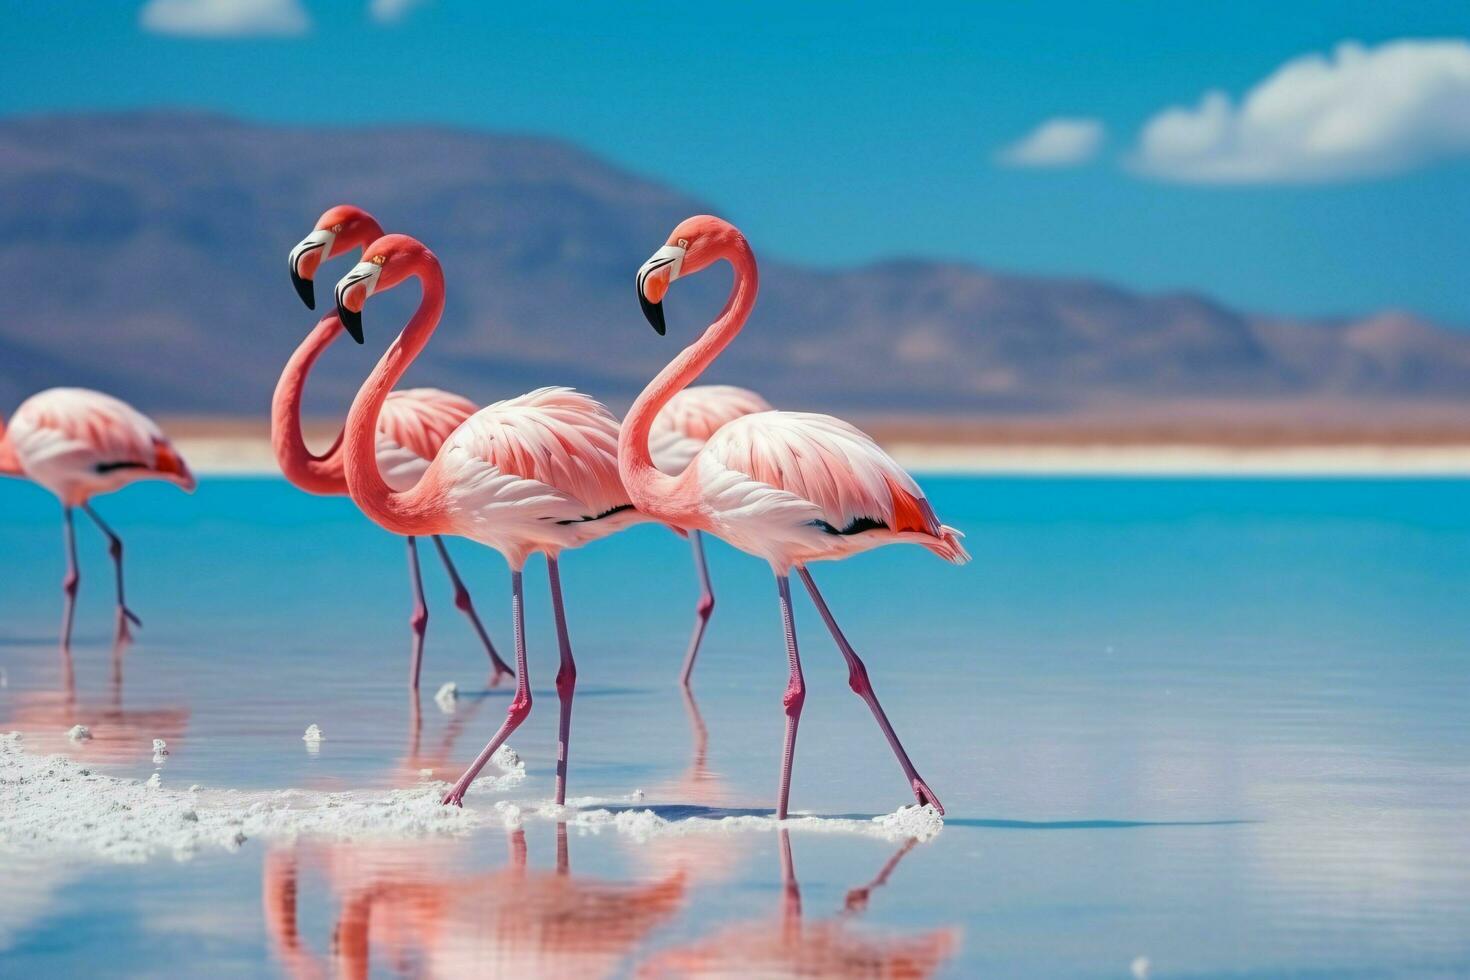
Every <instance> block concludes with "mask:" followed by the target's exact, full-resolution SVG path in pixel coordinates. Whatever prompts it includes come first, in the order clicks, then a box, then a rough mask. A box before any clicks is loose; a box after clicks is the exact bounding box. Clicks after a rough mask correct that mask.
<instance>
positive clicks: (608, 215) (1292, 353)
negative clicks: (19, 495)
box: [0, 113, 1470, 418]
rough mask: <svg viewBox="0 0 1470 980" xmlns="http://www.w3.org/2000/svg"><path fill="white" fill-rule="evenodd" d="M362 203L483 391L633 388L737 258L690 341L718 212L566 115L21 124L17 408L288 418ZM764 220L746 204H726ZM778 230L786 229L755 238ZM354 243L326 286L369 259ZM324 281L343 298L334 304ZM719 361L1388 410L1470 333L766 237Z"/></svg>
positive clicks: (142, 117)
mask: <svg viewBox="0 0 1470 980" xmlns="http://www.w3.org/2000/svg"><path fill="white" fill-rule="evenodd" d="M342 202H351V203H355V204H360V205H362V206H364V207H366V208H368V209H369V210H371V211H373V212H374V213H375V214H376V215H377V216H378V217H379V218H380V219H381V220H382V222H383V223H384V225H385V227H387V228H388V229H390V230H395V231H404V232H408V233H411V234H414V235H416V236H418V237H419V238H422V239H423V240H424V241H426V242H427V243H429V245H430V246H431V247H432V248H434V250H435V251H436V252H437V253H438V254H439V256H440V257H441V259H443V261H444V263H445V267H446V274H447V277H448V286H449V303H448V309H447V312H446V316H445V322H444V325H443V327H442V328H441V330H440V332H439V335H438V336H437V337H436V339H435V341H434V343H433V344H432V345H431V346H430V348H429V350H428V351H427V352H426V354H425V356H424V358H423V359H422V363H421V364H420V365H418V366H416V368H415V369H414V371H413V372H412V373H411V374H410V377H409V379H408V380H409V381H410V382H423V383H435V384H439V385H442V386H444V387H448V388H453V389H456V390H460V391H463V392H464V393H465V394H468V395H470V396H471V397H474V398H476V399H479V400H481V401H489V400H493V399H494V398H497V397H503V396H506V395H510V394H515V393H519V392H520V391H523V390H525V389H527V388H529V387H533V386H536V385H541V384H547V383H566V384H573V385H576V386H577V387H580V388H583V389H585V390H587V391H589V392H592V393H594V394H596V395H598V396H599V397H602V398H604V399H605V400H607V401H608V402H609V403H610V404H612V405H614V407H616V408H619V409H621V408H623V407H625V406H626V405H627V403H628V402H629V401H630V400H631V398H632V397H633V395H635V394H636V393H637V391H638V390H639V389H640V388H641V387H642V385H643V383H644V382H645V381H646V380H647V379H648V378H649V377H650V376H651V375H652V373H653V372H654V371H655V370H656V369H657V368H658V367H659V366H661V365H662V364H663V363H664V361H665V360H666V359H667V358H668V357H670V356H672V354H673V353H674V349H675V344H676V343H680V342H687V341H688V340H689V339H691V338H692V337H693V335H694V332H695V331H696V330H697V329H699V328H700V327H702V326H703V325H704V324H705V323H706V322H708V320H709V318H710V317H711V316H712V315H713V314H714V312H715V311H716V310H717V309H718V307H719V305H720V303H721V301H722V299H723V294H724V291H725V290H726V289H727V288H728V281H729V280H728V276H727V275H726V274H724V273H720V274H718V275H717V274H707V275H704V276H700V277H698V278H697V279H692V280H690V281H689V282H688V283H681V284H680V285H679V288H678V289H676V290H675V292H674V293H673V294H672V296H671V298H670V300H669V302H668V304H667V305H668V311H669V319H670V334H671V336H670V337H669V338H665V339H663V340H660V339H659V338H658V337H656V336H654V334H653V333H652V332H651V331H650V330H649V329H648V328H647V327H646V326H645V325H644V323H643V321H642V318H641V316H640V314H639V310H638V305H637V302H636V301H635V298H634V291H633V273H634V271H635V270H636V269H637V268H638V266H639V264H640V263H641V262H642V261H643V259H644V258H646V257H647V256H648V254H649V253H650V252H651V251H652V250H653V249H654V248H656V247H657V246H658V245H659V244H661V243H662V241H663V240H664V237H665V236H666V235H667V234H668V232H669V230H670V229H671V228H672V227H673V226H674V225H675V224H676V223H677V222H678V221H679V220H680V219H682V218H684V217H686V216H688V215H690V214H695V213H699V212H705V211H711V212H714V213H720V210H719V207H718V204H717V203H711V202H704V201H698V200H694V199H691V198H689V197H687V196H685V195H682V194H680V193H678V192H676V191H673V190H670V189H669V188H666V187H663V186H660V185H659V184H656V183H653V182H651V181H648V180H645V179H642V178H639V177H637V176H634V175H632V174H629V173H627V172H625V171H623V170H620V169H618V168H617V167H614V166H611V165H609V164H607V163H605V162H604V161H601V160H599V159H597V158H596V157H593V156H591V155H589V154H588V153H586V152H584V151H581V150H579V149H577V148H575V147H573V146H570V145H568V144H566V143H562V142H558V141H555V140H550V139H542V138H532V137H526V136H513V135H501V134H492V133H478V132H462V131H455V130H449V129H441V128H428V127H412V126H384V127H375V128H360V129H315V128H291V127H280V126H268V125H257V124H252V123H245V122H239V121H235V120H231V119H226V118H220V117H215V116H204V115H194V114H187V113H150V114H105V115H65V116H50V117H36V118H23V119H10V120H4V121H0V281H3V284H4V285H3V288H0V412H8V411H9V410H10V408H11V407H13V406H14V405H15V404H16V403H17V401H18V400H19V399H21V398H22V397H23V396H24V395H26V394H27V393H29V392H31V391H33V390H36V389H38V388H41V387H45V386H49V385H54V384H84V385H90V386H96V387H100V388H105V389H107V390H109V391H112V392H115V393H116V394H118V395H121V396H123V397H125V398H127V399H129V400H131V401H133V402H134V403H136V404H137V405H139V406H140V407H143V408H145V409H146V410H148V411H150V412H155V413H160V414H180V413H192V414H216V413H217V414H234V415H242V414H249V415H257V416H263V414H264V413H265V411H266V405H267V404H268V401H269V398H270V392H271V389H272V387H273V385H274V382H275V379H276V376H277V374H278V373H279V371H280V369H281V366H282V364H283V363H284V362H285V360H286V357H287V355H288V354H289V353H290V351H291V349H292V347H293V346H294V345H295V344H296V343H297V342H298V341H299V339H300V338H301V337H302V336H303V335H304V334H305V332H306V331H307V329H309V328H310V326H311V325H312V323H313V322H314V321H315V315H313V314H310V313H308V312H307V311H306V310H305V309H304V308H302V306H301V305H300V303H299V301H298V300H297V298H296V296H295V294H294V292H293V291H292V289H291V284H290V282H289V279H288V276H287V271H286V254H287V252H288V250H289V249H290V247H291V246H292V245H293V244H294V243H295V242H296V241H298V240H299V239H300V238H301V237H302V236H303V235H304V234H305V233H306V232H307V231H309V230H310V228H311V225H312V223H313V222H314V221H315V219H316V217H317V215H318V214H319V213H320V212H321V211H322V210H324V209H325V208H326V207H327V206H329V205H332V204H336V203H342ZM727 216H728V217H730V218H732V220H735V221H736V222H737V223H739V220H740V215H738V214H733V215H727ZM754 245H755V247H756V249H757V252H758V253H759V251H760V245H761V243H760V242H758V241H757V242H755V243H754ZM346 267H347V266H346V263H345V262H338V263H336V264H334V265H331V266H329V267H328V268H327V269H326V270H325V273H324V276H323V278H324V280H325V284H324V285H322V286H321V287H319V295H321V296H323V297H327V298H329V297H330V284H331V283H332V282H334V281H335V280H336V279H337V278H338V277H339V276H340V275H341V274H342V273H343V272H344V271H345V269H346ZM402 294H416V291H415V290H411V289H405V290H400V291H397V292H396V293H394V294H390V295H389V296H386V297H384V298H383V299H382V300H381V301H376V300H375V302H374V306H373V307H372V308H371V309H370V310H369V311H368V315H367V320H366V324H367V329H368V350H367V351H364V350H361V349H358V348H356V347H354V346H353V345H351V344H350V343H349V342H346V341H343V342H342V344H341V347H342V349H340V350H334V351H333V352H331V354H330V355H329V356H328V357H327V358H326V359H325V360H326V362H327V363H326V364H325V365H324V366H323V371H322V376H321V378H320V379H319V380H318V383H317V384H316V385H315V386H314V387H313V388H312V392H311V407H312V408H313V409H315V410H317V411H320V412H323V413H340V412H341V411H342V410H343V409H344V407H345V405H346V404H347V402H348V400H349V399H350V397H351V394H352V392H353V391H354V390H355V388H356V385H357V383H358V381H359V380H360V379H361V378H362V376H363V375H364V374H365V373H366V371H367V369H368V367H369V366H370V364H371V363H372V360H373V359H374V358H375V357H376V355H377V352H379V351H381V350H382V348H383V346H384V345H385V344H386V343H387V342H388V339H389V337H390V336H391V334H392V333H395V332H396V330H397V328H398V327H399V326H400V325H401V324H402V323H403V321H404V319H405V318H406V316H407V313H408V311H409V310H410V309H411V307H412V304H413V302H414V300H415V295H402ZM320 305H321V304H319V306H320ZM716 372H717V373H716V374H715V375H714V376H713V377H711V378H710V379H709V380H719V381H728V382H733V383H740V384H747V385H750V386H753V387H756V388H758V389H760V390H761V391H763V392H764V393H765V394H766V395H767V396H769V397H770V399H771V400H772V401H774V402H776V403H778V404H781V405H784V406H789V407H803V408H824V409H830V410H834V411H842V412H855V413H862V414H868V415H877V414H885V413H906V414H916V415H926V416H933V417H943V418H952V417H966V418H975V417H984V416H997V415H1003V416H1009V417H1016V416H1032V415H1053V416H1077V415H1079V414H1081V413H1084V412H1093V411H1107V412H1114V413H1116V412H1119V411H1126V410H1128V409H1129V408H1130V407H1137V408H1139V409H1140V410H1147V411H1154V412H1157V411H1158V410H1159V407H1160V406H1168V405H1170V404H1173V403H1176V402H1200V401H1206V402H1208V403H1209V404H1211V405H1213V406H1216V410H1218V411H1225V412H1227V413H1228V411H1229V406H1232V405H1239V406H1241V407H1242V408H1243V409H1244V408H1250V409H1251V410H1254V411H1257V412H1259V410H1260V406H1262V405H1263V404H1275V403H1279V404H1281V405H1295V404H1301V403H1303V402H1319V403H1330V404H1334V405H1342V406H1349V407H1351V408H1352V409H1353V410H1361V411H1364V412H1366V413H1368V414H1369V415H1371V414H1372V413H1374V412H1377V411H1380V410H1387V409H1389V408H1391V407H1393V406H1403V405H1414V404H1427V403H1435V404H1440V405H1445V404H1448V405H1451V406H1457V405H1460V404H1470V333H1466V332H1458V331H1455V330H1450V329H1445V328H1443V327H1441V326H1438V325H1436V324H1433V323H1430V322H1427V321H1425V320H1422V319H1420V318H1417V317H1415V316H1413V315H1411V314H1407V313H1379V314H1375V315H1371V316H1365V317H1362V318H1358V319H1353V318H1346V319H1333V320H1307V319H1289V318H1284V317H1273V316H1262V315H1256V314H1250V313H1242V312H1239V311H1236V310H1232V309H1229V308H1227V307H1225V306H1223V305H1221V304H1219V303H1216V302H1213V301H1211V300H1209V299H1207V298H1204V297H1201V296H1196V295H1190V294H1184V293H1174V294H1165V295H1141V294H1138V293H1134V292H1130V291H1128V290H1124V289H1120V288H1117V287H1113V286H1109V285H1106V284H1103V283H1097V282H1088V281H1083V280H1072V279H1051V278H1041V277H1031V276H1017V275H1009V274H999V273H994V272H988V271H986V270H984V269H981V268H977V267H975V266H971V265H965V264H960V263H941V262H927V261H902V260H895V261H889V262H881V263H877V264H873V265H867V266H863V267H859V268H846V269H840V270H827V269H818V268H812V267H808V266H801V265H793V264H789V263H784V262H778V261H774V260H770V259H765V260H763V261H762V264H761V294H760V299H759V302H758V303H757V306H756V311H755V314H754V316H753V318H752V320H751V323H750V325H749V326H748V327H747V329H746V331H745V333H744V334H743V335H742V337H741V339H740V341H739V342H738V343H736V344H735V345H734V346H732V347H731V348H730V351H729V352H728V354H727V355H726V356H725V357H724V358H722V359H721V360H720V362H719V364H718V366H717V368H716Z"/></svg>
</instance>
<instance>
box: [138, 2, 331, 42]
mask: <svg viewBox="0 0 1470 980" xmlns="http://www.w3.org/2000/svg"><path fill="white" fill-rule="evenodd" d="M139 20H140V21H141V22H142V24H143V26H144V27H145V28H146V29H148V30H150V31H157V32H158V33H160V34H183V35H189V36H193V37H247V36H259V35H276V36H281V35H291V34H301V33H304V32H305V31H306V29H307V28H308V27H310V26H311V21H310V19H309V18H308V17H307V16H306V11H305V10H303V9H302V7H301V4H300V0H148V3H146V4H144V5H143V10H142V12H141V13H140V14H139Z"/></svg>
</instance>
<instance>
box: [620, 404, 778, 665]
mask: <svg viewBox="0 0 1470 980" xmlns="http://www.w3.org/2000/svg"><path fill="white" fill-rule="evenodd" d="M770 410H771V406H770V405H769V404H768V403H767V402H766V400H765V399H764V398H762V397H761V396H760V395H757V394H756V393H755V392H753V391H751V390H750V389H748V388H737V387H735V386H734V385H695V386H694V387H692V388H685V389H684V390H683V391H681V392H679V393H678V394H677V395H675V396H674V397H673V398H671V399H669V403H668V404H667V405H665V406H664V407H663V410H662V411H660V412H659V413H658V416H657V417H656V418H655V419H654V420H653V433H652V435H651V436H650V437H649V438H650V446H649V448H650V449H651V450H652V452H653V462H654V465H655V466H657V467H658V468H659V469H660V470H662V471H663V472H665V473H667V474H668V475H670V476H678V475H679V474H680V473H683V472H684V470H685V469H686V468H687V467H688V466H689V463H690V462H691V461H692V460H693V459H694V457H695V456H698V455H699V451H700V450H701V449H703V448H704V444H705V443H706V442H709V438H710V436H712V435H714V434H715V432H716V430H718V429H719V428H720V426H722V425H724V424H725V423H726V422H729V421H732V420H734V419H738V418H740V417H741V416H742V415H752V414H754V413H756V412H769V411H770ZM689 543H690V545H691V547H692V548H693V549H694V567H695V570H696V571H697V572H698V573H699V587H700V595H699V603H698V604H697V605H696V606H695V607H694V635H693V636H691V637H690V638H689V649H688V650H686V651H685V653H684V668H683V670H681V671H680V672H679V683H680V684H683V685H684V686H685V687H688V686H689V677H690V675H691V674H693V673H694V658H695V657H697V656H698V655H699V643H700V641H701V640H702V639H704V630H705V627H706V626H708V625H709V617H710V614H711V613H712V612H714V609H715V592H714V588H713V586H711V585H710V580H709V566H708V565H706V564H705V560H704V539H703V536H702V534H701V532H699V531H690V532H689Z"/></svg>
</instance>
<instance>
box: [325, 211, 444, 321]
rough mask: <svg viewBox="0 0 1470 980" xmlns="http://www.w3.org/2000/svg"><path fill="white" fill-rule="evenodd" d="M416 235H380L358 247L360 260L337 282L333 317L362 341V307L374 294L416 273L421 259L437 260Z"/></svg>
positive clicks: (421, 263) (427, 260)
mask: <svg viewBox="0 0 1470 980" xmlns="http://www.w3.org/2000/svg"><path fill="white" fill-rule="evenodd" d="M437 261H438V260H437V259H435V257H434V253H433V252H431V251H429V248H428V246H427V245H425V244H424V243H423V242H421V241H419V240H418V239H417V238H410V237H409V236H408V235H384V236H382V237H381V238H379V239H377V240H376V241H374V242H373V243H372V244H370V245H368V246H367V247H366V248H364V249H363V250H362V261H361V262H359V263H357V265H355V266H353V267H352V270H351V271H350V272H348V273H347V275H345V276H343V277H342V279H341V281H340V282H338V283H337V290H336V295H337V318H338V319H339V320H341V321H342V326H343V327H345V328H346V330H347V332H348V333H350V334H351V335H352V339H353V340H355V341H357V342H358V343H359V344H360V343H362V339H363V335H362V308H363V307H364V306H366V305H367V300H368V297H369V296H371V295H373V294H374V293H381V292H386V291H387V290H389V289H392V288H393V287H394V286H396V285H398V284H399V283H401V282H403V280H405V279H407V278H409V277H410V276H412V275H414V274H416V273H417V272H418V271H419V270H420V269H421V268H422V266H423V263H425V262H437Z"/></svg>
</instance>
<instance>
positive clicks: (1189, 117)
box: [1131, 39, 1470, 183]
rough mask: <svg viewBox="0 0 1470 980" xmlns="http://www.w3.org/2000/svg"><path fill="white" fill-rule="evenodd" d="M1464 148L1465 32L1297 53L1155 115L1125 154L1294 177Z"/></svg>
mask: <svg viewBox="0 0 1470 980" xmlns="http://www.w3.org/2000/svg"><path fill="white" fill-rule="evenodd" d="M1466 153H1470V42H1466V41H1465V40H1461V39H1452V40H1442V41H1428V40H1403V41H1392V42H1389V43H1386V44H1381V45H1379V46H1378V47H1375V48H1366V47H1364V46H1363V45H1361V44H1357V43H1355V42H1345V43H1343V44H1340V45H1338V46H1337V50H1336V51H1334V52H1333V54H1332V56H1331V57H1323V56H1322V55H1319V54H1308V55H1302V56H1301V57H1298V58H1293V59H1292V60H1291V61H1288V62H1286V64H1284V65H1282V66H1281V67H1280V68H1278V69H1276V70H1275V71H1274V72H1272V73H1271V74H1270V75H1269V76H1267V77H1266V78H1265V79H1264V80H1263V81H1261V82H1259V83H1258V84H1257V85H1256V86H1255V87H1254V88H1252V89H1251V90H1250V91H1248V92H1247V93H1246V94H1245V96H1244V98H1242V99H1241V101H1240V103H1239V104H1238V105H1237V104H1236V103H1235V102H1234V101H1233V100H1232V99H1231V97H1230V96H1229V95H1227V94H1226V93H1224V92H1221V91H1219V90H1213V91H1210V92H1206V93H1205V95H1204V96H1203V97H1202V98H1201V99H1200V101H1199V104H1198V105H1196V106H1194V107H1193V108H1185V107H1180V106H1174V107H1171V108H1168V109H1165V110H1164V111H1162V112H1160V113H1158V114H1157V115H1155V116H1154V117H1153V118H1152V119H1150V120H1149V121H1148V122H1147V123H1146V124H1144V127H1143V131H1142V132H1141V133H1140V135H1139V141H1138V146H1137V148H1136V150H1135V152H1134V154H1133V158H1132V161H1131V162H1132V166H1133V167H1134V169H1136V170H1137V171H1139V172H1141V173H1145V174H1149V175H1151V176H1156V177H1161V178H1165V179H1168V180H1179V181H1191V182H1198V183H1268V182H1279V183H1306V182H1321V181H1333V180H1347V179H1351V178H1355V177H1374V176H1383V175H1387V174H1394V173H1401V172H1403V171H1405V170H1411V169H1413V168H1415V167H1418V166H1422V165H1424V164H1427V163H1430V162H1432V161H1434V160H1437V159H1442V158H1445V157H1449V156H1455V155H1459V154H1466Z"/></svg>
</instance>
